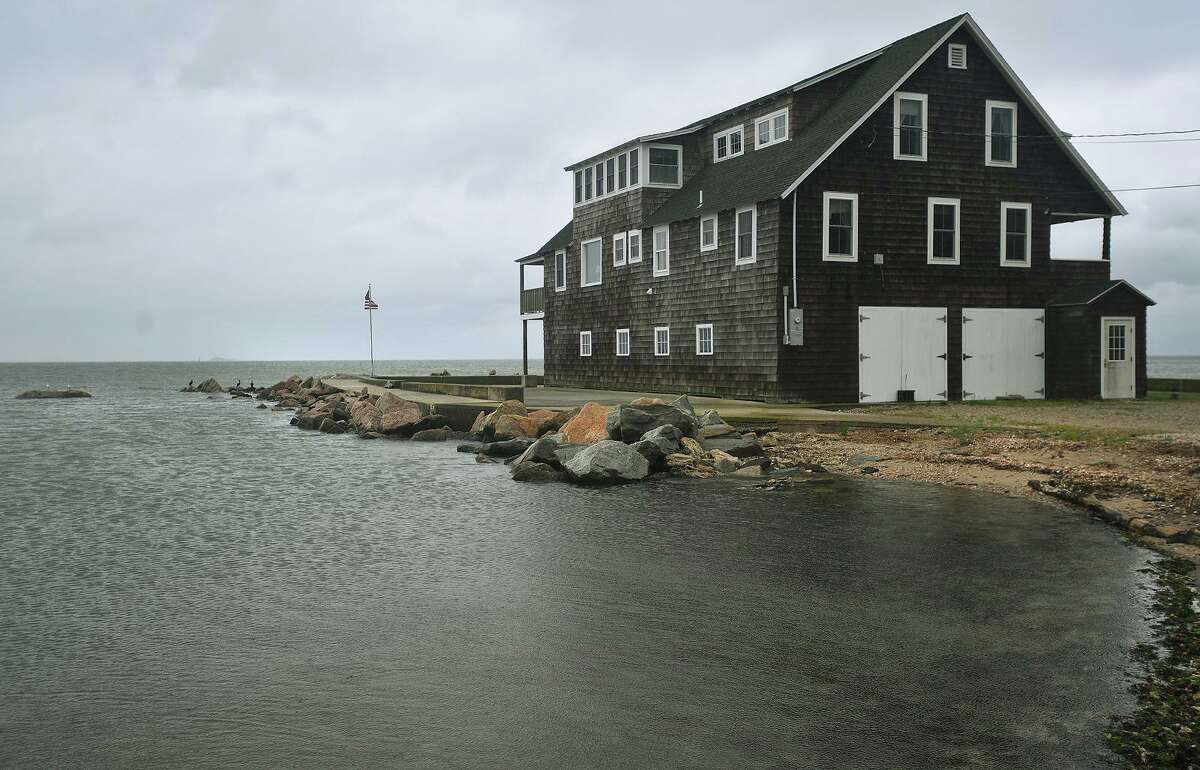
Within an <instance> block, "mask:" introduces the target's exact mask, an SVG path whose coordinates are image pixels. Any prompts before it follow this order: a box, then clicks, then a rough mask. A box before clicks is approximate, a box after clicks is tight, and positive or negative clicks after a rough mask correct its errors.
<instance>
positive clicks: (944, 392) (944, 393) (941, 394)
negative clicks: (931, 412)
mask: <svg viewBox="0 0 1200 770" xmlns="http://www.w3.org/2000/svg"><path fill="white" fill-rule="evenodd" d="M938 395H939V396H941V397H942V398H946V391H944V390H943V391H941V392H940V393H938Z"/></svg>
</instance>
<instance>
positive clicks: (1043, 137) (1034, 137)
mask: <svg viewBox="0 0 1200 770" xmlns="http://www.w3.org/2000/svg"><path fill="white" fill-rule="evenodd" d="M880 128H883V129H887V130H890V131H895V130H896V129H897V128H899V129H900V130H902V131H920V132H921V133H922V134H935V135H939V136H970V137H975V138H987V137H988V136H999V137H1004V136H1005V134H1001V133H996V132H993V133H992V134H987V133H977V132H974V131H942V130H938V129H934V128H918V127H917V126H895V125H888V126H880ZM1180 134H1200V128H1188V129H1181V130H1177V131H1135V132H1129V133H1124V134H1070V133H1066V132H1063V133H1058V134H1053V133H1051V134H1017V135H1015V137H1014V135H1012V134H1008V135H1007V137H1008V138H1010V139H1012V138H1016V139H1018V140H1021V139H1023V140H1025V141H1043V142H1044V141H1048V140H1054V141H1058V140H1059V139H1067V140H1072V139H1119V138H1121V137H1145V136H1178V135H1180ZM1195 141H1200V137H1194V138H1189V139H1132V140H1128V141H1125V142H1117V141H1111V142H1080V144H1140V143H1150V142H1195Z"/></svg>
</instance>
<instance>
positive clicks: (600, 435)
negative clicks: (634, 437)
mask: <svg viewBox="0 0 1200 770" xmlns="http://www.w3.org/2000/svg"><path fill="white" fill-rule="evenodd" d="M608 414H609V412H608V407H606V406H604V405H603V404H597V403H596V402H595V401H589V402H587V403H586V404H584V405H583V406H582V407H580V408H579V413H578V414H576V415H575V416H574V417H572V418H571V420H570V421H569V422H567V423H566V424H565V425H563V427H562V430H560V431H559V433H561V434H562V437H563V441H564V442H565V443H567V444H595V443H596V442H597V441H603V440H605V439H607V438H609V432H608V423H607V421H608ZM638 436H641V434H640V433H639V434H638Z"/></svg>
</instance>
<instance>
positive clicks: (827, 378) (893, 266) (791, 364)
mask: <svg viewBox="0 0 1200 770" xmlns="http://www.w3.org/2000/svg"><path fill="white" fill-rule="evenodd" d="M948 42H963V43H966V44H967V45H968V61H969V65H968V66H969V69H967V70H953V69H950V68H949V67H947V64H946V61H947V44H943V45H942V46H940V47H939V48H938V49H937V50H936V51H934V52H933V54H932V55H931V56H930V57H929V58H928V59H927V60H926V62H925V63H924V64H922V65H921V66H920V67H919V68H918V69H917V70H916V71H915V72H914V73H913V74H912V75H911V76H910V77H909V78H908V79H907V80H906V81H905V82H904V83H903V84H902V85H901V86H900V88H899V90H900V91H906V92H914V93H923V94H928V99H929V100H928V128H929V129H930V134H929V137H928V154H927V157H928V160H926V161H924V162H917V161H906V160H895V159H894V158H893V155H892V153H893V145H892V129H891V126H892V123H893V112H892V110H893V103H892V100H891V99H890V98H889V99H888V100H886V101H885V102H884V104H883V105H881V106H880V107H879V109H877V110H876V111H875V112H874V114H872V115H871V117H870V118H868V120H866V121H865V122H864V123H863V125H862V126H861V127H860V128H859V129H858V130H857V131H855V132H854V133H853V134H852V135H851V136H850V137H848V138H847V140H846V141H845V142H844V143H843V144H842V145H841V147H839V148H838V149H837V150H836V151H834V153H833V154H831V155H830V157H829V158H828V159H827V160H826V161H825V162H824V163H823V164H822V165H821V166H820V167H818V168H817V169H816V171H814V173H813V174H812V175H811V176H810V177H809V178H808V179H806V180H805V182H804V183H803V184H802V185H801V186H800V187H799V188H798V189H797V190H796V192H795V193H794V197H795V198H796V237H797V276H796V279H797V280H796V283H797V288H798V290H797V292H796V298H797V302H796V304H797V305H799V306H800V307H802V308H803V309H804V320H805V339H804V345H803V346H802V347H787V348H784V350H783V352H782V353H781V355H780V368H779V380H778V381H779V387H778V393H779V394H780V395H781V396H783V397H785V398H788V399H794V400H811V401H826V402H829V401H833V402H849V401H857V400H858V366H859V361H858V352H859V351H858V318H857V313H858V307H859V306H864V305H885V306H886V305H894V306H923V307H945V308H947V309H948V311H949V312H948V318H947V322H948V324H949V326H948V329H947V336H948V348H949V349H948V351H947V352H948V356H947V360H948V373H947V380H948V383H947V384H948V396H949V397H950V398H960V397H961V395H962V308H963V307H1013V308H1042V307H1045V306H1046V303H1047V302H1048V301H1049V300H1050V299H1051V298H1053V297H1054V296H1055V295H1056V294H1058V293H1059V292H1060V291H1061V290H1062V289H1063V287H1065V286H1067V285H1069V284H1071V283H1076V282H1081V281H1095V280H1104V279H1107V278H1108V276H1109V263H1108V262H1106V261H1100V260H1097V261H1094V262H1090V261H1082V262H1067V261H1054V260H1051V258H1050V255H1051V245H1050V224H1051V217H1050V212H1051V211H1092V212H1105V211H1107V206H1106V204H1105V202H1104V201H1103V200H1101V199H1100V198H1099V196H1097V195H1096V194H1095V193H1094V192H1089V193H1088V194H1087V195H1077V194H1076V193H1078V192H1080V191H1088V190H1090V189H1091V184H1090V182H1089V180H1087V179H1086V178H1085V177H1084V176H1083V174H1082V173H1080V172H1079V170H1078V169H1077V168H1076V167H1075V166H1074V165H1073V164H1072V163H1071V162H1070V160H1069V159H1068V158H1067V156H1066V155H1065V153H1064V152H1063V151H1062V150H1061V149H1060V148H1059V147H1058V146H1057V144H1056V142H1054V141H1053V140H1052V139H1051V137H1050V136H1049V134H1048V133H1047V131H1046V128H1045V126H1043V125H1041V124H1040V123H1039V122H1038V121H1037V120H1036V119H1035V117H1034V114H1033V111H1032V110H1031V109H1030V108H1029V107H1028V105H1026V104H1023V103H1020V102H1021V100H1020V99H1019V97H1018V95H1017V94H1016V92H1015V91H1013V89H1012V88H1011V87H1010V86H1009V85H1008V83H1007V81H1006V80H1005V79H1004V78H1003V76H1002V75H1001V73H1000V72H999V71H997V70H996V69H995V67H993V66H992V65H991V63H990V62H989V61H987V59H986V57H985V56H984V55H983V52H982V50H981V49H980V47H979V45H978V44H977V43H975V42H974V39H973V37H972V36H971V35H970V34H969V33H968V32H966V31H965V30H963V31H960V32H958V33H956V34H955V35H954V36H953V37H952V38H951V39H950V40H949V41H948ZM989 99H993V100H1002V101H1012V102H1018V103H1019V104H1020V106H1019V111H1018V123H1017V131H1018V134H1019V135H1020V136H1021V137H1025V136H1028V135H1033V136H1034V137H1035V138H1032V139H1026V138H1022V139H1020V140H1019V143H1018V150H1017V153H1018V154H1017V159H1018V166H1017V168H997V167H991V166H987V165H985V163H984V147H985V145H984V137H983V135H984V130H985V127H984V120H985V113H984V104H985V101H986V100H989ZM1037 137H1044V139H1039V138H1037ZM825 191H837V192H848V193H857V194H858V196H859V202H858V206H859V210H858V224H859V232H858V244H859V250H858V261H857V263H845V262H825V261H823V260H822V258H821V235H822V215H823V199H822V196H823V193H824V192H825ZM930 197H942V198H958V199H959V200H960V211H959V214H960V233H959V237H960V253H961V257H960V264H958V265H931V264H928V263H927V253H926V252H927V243H926V218H927V200H928V198H930ZM1002 201H1012V202H1026V203H1031V204H1032V228H1031V231H1032V239H1031V243H1032V259H1031V267H1029V268H1019V267H1008V266H1002V265H1000V203H1001V202H1002ZM791 203H792V201H791V200H790V199H789V201H788V202H787V205H788V207H790V205H791ZM1068 204H1069V205H1068ZM1099 250H1100V244H1099V242H1097V244H1096V251H1097V256H1098V255H1099ZM876 253H879V254H883V255H884V256H883V259H884V264H883V265H881V266H877V265H875V264H874V260H873V255H874V254H876ZM783 276H784V279H785V280H790V279H791V269H790V265H788V266H786V268H785V270H784V271H783ZM1048 371H1049V370H1048Z"/></svg>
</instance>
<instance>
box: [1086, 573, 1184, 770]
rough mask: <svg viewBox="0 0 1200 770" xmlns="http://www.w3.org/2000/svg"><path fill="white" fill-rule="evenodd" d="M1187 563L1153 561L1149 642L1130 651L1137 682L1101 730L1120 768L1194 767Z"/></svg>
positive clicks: (1138, 769) (1181, 769)
mask: <svg viewBox="0 0 1200 770" xmlns="http://www.w3.org/2000/svg"><path fill="white" fill-rule="evenodd" d="M1191 570H1192V565H1191V564H1190V563H1189V562H1185V561H1181V560H1176V559H1163V560H1161V561H1158V562H1156V563H1154V564H1153V565H1152V566H1151V567H1150V569H1149V572H1150V573H1151V574H1153V575H1154V597H1153V600H1152V602H1151V605H1150V606H1151V610H1152V612H1153V613H1154V617H1155V620H1154V625H1153V630H1154V635H1153V639H1154V641H1153V642H1152V643H1150V644H1139V645H1138V646H1136V647H1134V648H1133V651H1132V652H1131V653H1130V655H1131V657H1132V659H1133V661H1134V664H1135V666H1136V668H1137V676H1138V681H1137V682H1136V683H1134V685H1133V686H1132V687H1130V692H1132V693H1133V694H1134V695H1135V696H1136V697H1137V706H1136V707H1135V708H1134V711H1133V713H1132V714H1128V715H1125V716H1114V717H1113V718H1112V720H1111V722H1110V725H1109V729H1108V730H1107V731H1106V732H1105V734H1104V738H1105V742H1106V743H1107V744H1108V747H1109V749H1111V750H1112V751H1113V753H1115V754H1116V755H1117V756H1118V757H1120V758H1121V759H1122V760H1123V765H1122V766H1123V767H1126V768H1136V769H1137V770H1141V769H1142V768H1180V770H1183V769H1184V768H1196V767H1200V742H1198V741H1200V613H1197V610H1196V598H1197V597H1196V590H1195V588H1194V587H1193V586H1192V585H1191V583H1190V582H1189V580H1188V573H1189V572H1190V571H1191Z"/></svg>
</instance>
